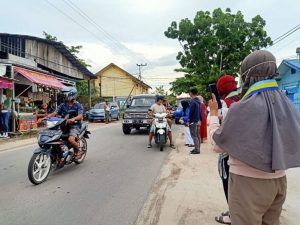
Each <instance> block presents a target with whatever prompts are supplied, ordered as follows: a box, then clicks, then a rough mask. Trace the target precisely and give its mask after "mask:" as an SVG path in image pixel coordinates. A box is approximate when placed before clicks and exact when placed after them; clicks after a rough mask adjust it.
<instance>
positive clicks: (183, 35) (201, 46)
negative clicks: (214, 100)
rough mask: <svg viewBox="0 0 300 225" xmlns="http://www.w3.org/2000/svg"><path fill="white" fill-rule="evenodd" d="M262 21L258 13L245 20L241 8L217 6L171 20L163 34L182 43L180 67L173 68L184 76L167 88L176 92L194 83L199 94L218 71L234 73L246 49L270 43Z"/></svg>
mask: <svg viewBox="0 0 300 225" xmlns="http://www.w3.org/2000/svg"><path fill="white" fill-rule="evenodd" d="M265 25H266V22H265V20H264V19H263V18H262V17H261V16H259V15H257V16H255V17H253V18H252V19H251V22H247V21H245V20H244V16H243V14H242V12H241V11H238V12H237V13H236V14H234V13H232V12H231V10H230V9H226V10H225V11H223V10H222V9H220V8H218V9H215V10H214V11H213V12H212V13H210V12H208V11H199V12H197V13H196V16H195V18H194V19H193V21H191V20H190V19H188V18H186V19H182V20H181V21H180V22H179V23H177V22H176V21H173V22H172V23H171V26H170V27H169V28H168V29H167V31H165V36H166V37H168V38H171V39H177V40H178V41H179V43H180V45H181V46H182V48H183V49H182V51H180V52H178V55H177V60H178V61H179V63H180V65H181V67H182V68H180V69H177V71H180V72H185V73H186V76H185V77H184V78H178V79H177V80H176V81H174V82H172V83H171V84H172V88H171V90H172V91H173V92H174V93H176V94H180V93H181V92H187V91H188V90H189V88H190V87H191V86H197V87H198V89H199V91H200V92H201V94H204V95H205V94H207V92H206V90H207V85H208V84H209V83H211V82H215V81H216V80H217V79H218V77H219V75H221V74H225V73H229V74H235V73H236V72H238V69H239V65H240V62H241V61H242V60H243V59H244V58H245V57H246V56H247V55H248V54H249V53H250V52H252V51H254V50H258V49H260V48H262V47H266V46H268V45H270V44H272V40H271V38H270V37H268V35H267V32H266V31H265V29H264V27H265Z"/></svg>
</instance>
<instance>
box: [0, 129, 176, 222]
mask: <svg viewBox="0 0 300 225" xmlns="http://www.w3.org/2000/svg"><path fill="white" fill-rule="evenodd" d="M120 126H121V125H120V124H114V125H109V126H108V127H103V128H100V129H98V130H95V131H93V132H92V135H91V139H90V140H89V141H88V154H87V158H86V160H85V162H84V163H83V164H81V165H73V164H72V165H70V166H67V167H65V168H63V169H62V170H59V171H55V172H53V173H51V174H50V176H49V177H48V180H47V181H46V182H45V183H43V184H41V185H38V186H34V185H32V184H31V183H30V182H29V180H28V178H27V166H28V162H29V159H30V157H31V155H32V150H33V147H32V146H31V147H25V148H23V149H17V150H14V151H7V152H1V153H0V225H29V224H30V225H127V224H134V223H135V221H136V218H137V216H138V214H139V212H140V209H141V207H142V206H143V203H144V202H145V200H146V198H147V195H148V193H149V191H150V189H151V186H152V184H153V182H154V181H155V178H156V177H157V175H158V174H159V171H160V168H161V166H162V164H163V161H164V159H165V158H166V156H167V154H168V152H169V151H170V149H169V148H167V149H166V150H165V151H164V152H159V150H158V148H155V147H154V148H153V149H151V150H149V149H146V147H145V146H146V143H147V136H146V135H145V134H142V133H134V134H132V135H129V136H125V135H123V133H122V132H121V127H120ZM174 136H175V135H174Z"/></svg>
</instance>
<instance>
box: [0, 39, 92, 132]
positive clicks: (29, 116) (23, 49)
mask: <svg viewBox="0 0 300 225" xmlns="http://www.w3.org/2000/svg"><path fill="white" fill-rule="evenodd" d="M94 78H95V75H94V74H93V73H91V72H90V71H89V70H88V69H86V67H84V66H83V65H82V64H81V63H80V62H79V60H78V59H77V58H76V57H75V56H74V55H72V54H71V53H70V52H69V51H68V49H67V48H66V46H65V45H64V44H62V43H60V42H56V41H51V40H46V39H43V38H39V37H33V36H28V35H17V34H6V33H0V83H1V85H0V99H1V97H2V95H3V93H4V92H7V93H9V95H10V96H9V97H10V98H11V99H13V100H14V101H12V108H11V111H12V112H15V113H16V114H17V119H18V124H19V125H18V127H17V130H19V131H23V130H29V129H32V127H33V128H36V126H37V123H36V121H37V116H36V115H37V114H38V113H37V111H38V110H40V108H41V107H42V105H45V104H46V105H47V106H51V109H52V110H55V107H56V105H57V104H58V103H59V102H60V99H62V98H58V97H61V96H60V92H61V90H62V89H63V88H64V87H65V86H75V84H76V82H77V81H80V80H87V81H88V83H89V87H90V86H91V85H90V84H91V80H92V79H94ZM5 89H10V90H5ZM89 90H90V88H89ZM89 93H90V92H89ZM89 105H91V94H89ZM47 110H48V108H47ZM49 110H50V109H49ZM15 113H13V114H12V115H15ZM11 120H12V123H11V124H12V125H13V128H12V131H13V132H15V131H16V127H15V125H16V124H15V118H14V116H12V117H11Z"/></svg>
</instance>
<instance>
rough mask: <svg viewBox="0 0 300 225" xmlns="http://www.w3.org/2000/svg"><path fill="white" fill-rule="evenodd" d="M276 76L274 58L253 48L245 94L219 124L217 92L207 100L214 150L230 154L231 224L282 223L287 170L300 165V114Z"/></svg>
mask: <svg viewBox="0 0 300 225" xmlns="http://www.w3.org/2000/svg"><path fill="white" fill-rule="evenodd" d="M276 76H277V66H276V59H275V57H274V56H273V55H272V54H271V53H270V52H268V51H265V50H258V51H255V52H253V53H251V54H250V55H248V56H247V57H246V58H245V59H244V61H243V62H242V64H241V78H242V81H243V83H244V84H243V86H242V93H241V96H243V97H242V99H241V100H240V101H239V102H238V103H235V104H233V105H232V106H231V107H230V110H229V111H228V113H227V116H226V119H225V120H224V121H223V123H222V125H221V126H220V125H219V118H218V104H217V102H216V99H215V96H213V100H211V101H210V103H209V106H210V109H211V120H210V129H209V134H210V135H209V136H210V139H211V141H212V144H213V145H214V150H215V151H217V152H226V153H228V154H229V164H230V175H229V176H230V177H229V178H230V179H229V199H228V204H229V212H230V219H231V224H232V225H249V224H251V225H266V224H270V225H271V224H272V225H279V224H280V214H281V211H282V205H283V203H284V202H285V198H286V190H287V181H286V175H285V170H287V169H289V168H293V167H300V149H299V146H300V139H299V137H300V116H299V114H298V112H297V110H296V109H295V106H294V105H293V104H292V103H291V102H290V101H289V99H288V98H287V97H286V96H285V95H284V94H283V93H282V92H281V91H280V90H279V87H278V85H277V82H276V80H274V78H275V77H276ZM219 127H220V128H219Z"/></svg>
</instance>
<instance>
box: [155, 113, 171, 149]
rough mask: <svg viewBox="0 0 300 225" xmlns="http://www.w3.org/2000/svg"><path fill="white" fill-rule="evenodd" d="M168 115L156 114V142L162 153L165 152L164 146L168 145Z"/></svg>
mask: <svg viewBox="0 0 300 225" xmlns="http://www.w3.org/2000/svg"><path fill="white" fill-rule="evenodd" d="M166 116H167V113H155V114H154V140H155V143H156V144H157V145H158V146H159V149H160V151H163V150H164V146H165V144H166V143H167V140H168V136H167V126H168V122H167V119H166Z"/></svg>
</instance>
